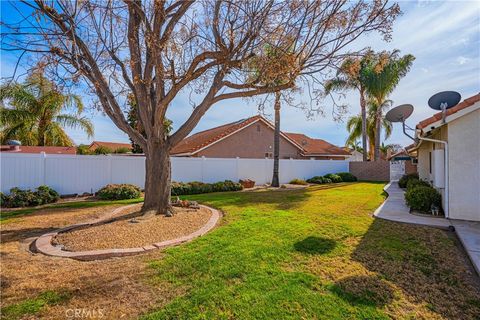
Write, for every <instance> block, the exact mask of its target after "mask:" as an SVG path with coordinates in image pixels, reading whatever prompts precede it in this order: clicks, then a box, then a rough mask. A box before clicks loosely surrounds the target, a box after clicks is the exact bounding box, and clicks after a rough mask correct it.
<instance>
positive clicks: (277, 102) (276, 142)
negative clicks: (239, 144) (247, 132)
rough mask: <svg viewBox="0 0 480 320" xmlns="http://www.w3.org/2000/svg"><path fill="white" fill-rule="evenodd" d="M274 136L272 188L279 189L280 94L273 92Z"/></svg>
mask: <svg viewBox="0 0 480 320" xmlns="http://www.w3.org/2000/svg"><path fill="white" fill-rule="evenodd" d="M274 109H275V134H274V136H273V177H272V187H279V186H280V181H279V178H278V169H279V160H280V92H275V106H274Z"/></svg>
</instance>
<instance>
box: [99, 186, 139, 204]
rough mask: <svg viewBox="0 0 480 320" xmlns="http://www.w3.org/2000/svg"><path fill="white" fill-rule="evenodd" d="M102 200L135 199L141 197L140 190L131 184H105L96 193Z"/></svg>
mask: <svg viewBox="0 0 480 320" xmlns="http://www.w3.org/2000/svg"><path fill="white" fill-rule="evenodd" d="M97 195H98V197H100V199H104V200H123V199H136V198H139V197H140V195H141V191H140V188H139V187H137V186H135V185H133V184H107V185H106V186H105V187H103V188H102V189H100V190H98V192H97Z"/></svg>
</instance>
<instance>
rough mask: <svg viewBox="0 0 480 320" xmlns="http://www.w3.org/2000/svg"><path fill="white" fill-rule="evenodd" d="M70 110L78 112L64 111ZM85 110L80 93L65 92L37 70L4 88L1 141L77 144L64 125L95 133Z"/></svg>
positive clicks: (0, 91) (0, 100)
mask: <svg viewBox="0 0 480 320" xmlns="http://www.w3.org/2000/svg"><path fill="white" fill-rule="evenodd" d="M7 104H8V105H9V107H7V106H6V105H7ZM68 109H73V110H75V113H73V114H71V113H61V112H62V111H63V110H68ZM82 111H83V104H82V101H81V99H80V97H79V96H77V95H72V94H66V93H64V92H62V91H61V90H60V89H59V88H57V87H56V86H55V85H54V83H53V82H51V81H50V80H48V79H47V78H45V76H44V75H43V74H42V73H41V72H39V71H36V72H34V73H32V74H31V75H30V76H29V77H28V78H27V79H26V81H25V82H24V83H22V84H18V83H13V84H4V85H3V86H1V87H0V122H1V127H0V130H1V131H0V140H1V142H2V143H5V141H6V140H10V139H16V140H20V141H21V142H22V144H24V145H29V146H73V141H72V139H70V137H69V136H68V135H67V134H66V132H65V131H64V128H67V127H68V128H79V129H82V130H83V131H84V132H85V133H86V134H87V135H88V137H91V136H93V125H92V123H91V122H90V120H88V119H87V118H85V117H81V116H80V115H81V113H82Z"/></svg>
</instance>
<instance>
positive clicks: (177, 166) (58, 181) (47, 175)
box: [0, 153, 349, 194]
mask: <svg viewBox="0 0 480 320" xmlns="http://www.w3.org/2000/svg"><path fill="white" fill-rule="evenodd" d="M0 164H1V176H0V181H1V191H2V192H4V193H8V192H9V190H10V189H11V188H13V187H19V188H22V189H34V188H36V187H38V186H40V185H48V186H50V187H52V188H53V189H55V190H57V191H58V192H59V193H60V194H75V193H78V194H82V193H84V192H89V193H91V192H96V191H97V190H98V189H100V188H102V187H103V186H105V185H106V184H109V183H131V184H135V185H137V186H139V187H141V188H143V186H144V182H145V158H144V157H140V156H112V155H109V156H81V155H45V154H21V153H17V154H12V153H1V154H0ZM272 170H273V160H272V159H239V158H237V159H217V158H178V157H172V179H173V180H174V181H181V182H189V181H202V182H217V181H223V180H227V179H228V180H232V181H238V180H239V179H252V180H255V182H256V184H265V183H267V182H270V181H271V178H272ZM348 170H349V167H348V161H340V160H280V182H281V183H287V182H289V181H290V180H292V179H294V178H300V179H308V178H310V177H313V176H316V175H324V174H327V173H335V172H348Z"/></svg>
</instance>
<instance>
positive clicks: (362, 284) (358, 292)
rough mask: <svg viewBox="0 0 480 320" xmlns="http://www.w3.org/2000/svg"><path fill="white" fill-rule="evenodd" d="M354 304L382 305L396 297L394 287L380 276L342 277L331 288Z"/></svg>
mask: <svg viewBox="0 0 480 320" xmlns="http://www.w3.org/2000/svg"><path fill="white" fill-rule="evenodd" d="M330 291H332V292H333V293H335V294H336V295H337V296H339V297H340V298H342V299H344V300H345V301H348V302H349V303H350V304H352V305H358V304H362V305H369V306H375V307H381V306H384V305H386V304H389V303H391V302H392V301H393V298H394V288H393V287H392V285H390V284H389V283H388V282H386V281H385V280H382V279H380V278H379V277H378V276H352V277H346V278H343V279H340V280H339V281H337V282H336V283H335V284H334V285H333V286H332V288H331V289H330Z"/></svg>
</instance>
